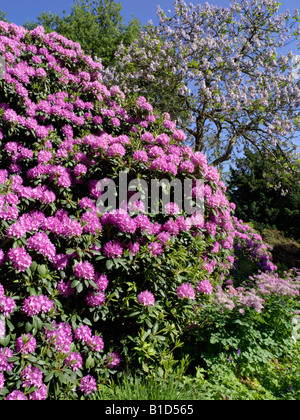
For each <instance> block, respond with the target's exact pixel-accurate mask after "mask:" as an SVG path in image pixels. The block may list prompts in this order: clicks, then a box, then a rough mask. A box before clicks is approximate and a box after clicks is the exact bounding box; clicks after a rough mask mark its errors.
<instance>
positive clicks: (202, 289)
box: [196, 280, 213, 295]
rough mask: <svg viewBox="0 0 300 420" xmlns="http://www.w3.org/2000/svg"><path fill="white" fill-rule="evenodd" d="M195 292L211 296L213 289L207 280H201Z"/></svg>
mask: <svg viewBox="0 0 300 420" xmlns="http://www.w3.org/2000/svg"><path fill="white" fill-rule="evenodd" d="M196 291H197V292H199V293H203V294H205V295H211V294H212V292H213V287H212V285H211V284H210V281H209V280H202V281H200V283H198V284H197V287H196Z"/></svg>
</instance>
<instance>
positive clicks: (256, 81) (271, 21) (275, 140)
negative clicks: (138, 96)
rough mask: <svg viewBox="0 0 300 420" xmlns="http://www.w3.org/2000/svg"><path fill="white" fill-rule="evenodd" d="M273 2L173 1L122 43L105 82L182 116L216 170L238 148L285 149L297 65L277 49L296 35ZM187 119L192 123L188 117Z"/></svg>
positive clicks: (295, 100) (299, 98)
mask: <svg viewBox="0 0 300 420" xmlns="http://www.w3.org/2000/svg"><path fill="white" fill-rule="evenodd" d="M279 7H280V3H279V2H277V1H274V0H252V1H246V0H242V1H239V2H238V1H233V2H232V3H231V5H230V7H229V8H224V7H216V6H212V5H209V4H208V3H205V5H204V6H202V5H201V4H198V5H196V6H194V5H193V4H190V5H187V4H186V3H185V2H184V1H183V0H176V1H175V14H174V16H172V17H168V16H167V15H166V14H165V13H164V12H163V11H162V10H161V9H160V8H159V9H158V16H159V19H160V23H159V26H158V27H157V28H154V27H153V26H151V25H150V26H149V27H148V29H146V30H145V31H143V32H141V35H140V37H139V39H138V40H136V41H135V42H133V43H132V45H131V46H130V47H128V48H125V47H124V46H123V45H121V46H120V48H119V51H118V53H117V56H118V58H119V63H118V66H117V68H115V69H113V68H111V69H107V70H106V73H107V77H106V80H107V81H108V82H109V80H113V82H114V83H115V82H116V81H117V82H118V83H119V85H121V86H122V88H125V85H126V89H127V90H130V89H131V90H133V91H134V90H137V91H142V92H143V94H144V95H145V96H147V95H148V96H149V98H152V99H153V103H155V104H156V106H157V107H159V108H160V109H162V110H163V111H168V112H170V113H171V115H172V116H174V117H176V118H179V117H181V119H179V120H178V123H179V124H181V127H184V129H185V130H186V131H188V132H189V134H190V136H191V138H192V139H193V140H194V144H195V148H196V150H199V151H207V149H209V148H211V147H212V148H213V149H214V150H215V151H216V152H215V154H214V158H215V160H214V161H213V164H214V165H217V164H219V163H221V162H223V161H226V160H228V159H230V157H231V154H232V152H233V150H234V147H235V146H241V145H243V144H245V143H247V144H248V145H251V146H253V147H254V148H255V149H258V150H263V149H268V147H269V145H273V146H274V145H275V146H278V147H280V148H281V149H282V150H285V148H286V147H288V145H289V142H290V140H291V139H292V136H293V131H294V123H295V118H296V117H297V115H298V112H299V103H300V89H299V85H298V84H297V80H296V79H295V73H294V71H293V70H294V69H295V66H296V65H297V60H296V61H295V56H294V55H293V54H292V53H291V52H290V53H288V54H287V55H283V54H280V53H279V51H280V48H281V47H283V46H285V45H287V43H288V42H290V41H291V40H292V39H296V38H297V37H298V36H299V34H300V31H299V15H298V11H297V10H295V12H294V14H293V15H292V16H291V15H290V13H289V11H286V12H285V13H282V14H279V13H278V12H279ZM187 116H188V117H189V118H190V119H188V118H187Z"/></svg>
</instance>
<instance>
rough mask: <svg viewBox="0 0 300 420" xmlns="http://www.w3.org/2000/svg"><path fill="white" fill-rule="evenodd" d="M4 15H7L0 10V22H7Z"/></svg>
mask: <svg viewBox="0 0 300 420" xmlns="http://www.w3.org/2000/svg"><path fill="white" fill-rule="evenodd" d="M6 15H7V13H5V12H3V10H0V20H2V21H4V22H8V20H7V19H6Z"/></svg>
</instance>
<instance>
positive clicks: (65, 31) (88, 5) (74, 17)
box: [24, 0, 141, 66]
mask: <svg viewBox="0 0 300 420" xmlns="http://www.w3.org/2000/svg"><path fill="white" fill-rule="evenodd" d="M121 10H122V6H121V4H120V3H116V2H114V1H113V0H75V1H74V4H73V6H72V9H71V13H70V14H67V13H66V11H64V12H63V16H62V17H61V16H60V15H58V14H52V13H51V12H49V13H46V12H43V13H41V14H40V16H39V17H38V18H37V22H27V23H26V24H25V25H24V26H25V27H26V28H28V29H33V28H34V27H36V26H38V25H41V26H44V28H45V31H46V32H52V31H55V32H58V33H59V34H61V35H63V36H65V37H67V38H69V39H71V40H73V41H75V42H79V43H80V44H81V46H82V48H83V50H84V51H85V52H86V53H87V54H90V55H91V56H93V57H97V58H101V60H102V63H103V65H104V66H108V65H112V64H114V55H115V52H116V50H117V49H118V46H119V44H120V43H121V42H123V43H124V44H125V45H129V44H130V43H131V42H133V40H134V38H135V37H136V36H138V34H139V32H140V30H141V25H140V23H139V21H138V20H137V19H136V18H134V17H132V19H131V21H130V22H129V23H128V25H125V24H124V22H123V17H122V15H121Z"/></svg>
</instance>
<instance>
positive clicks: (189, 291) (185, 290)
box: [176, 283, 195, 300]
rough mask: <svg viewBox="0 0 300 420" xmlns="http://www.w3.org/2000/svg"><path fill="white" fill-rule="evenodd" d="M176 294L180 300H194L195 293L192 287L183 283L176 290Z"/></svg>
mask: <svg viewBox="0 0 300 420" xmlns="http://www.w3.org/2000/svg"><path fill="white" fill-rule="evenodd" d="M176 293H177V296H178V297H179V298H180V299H192V300H194V299H195V291H194V289H193V286H192V285H191V284H189V283H183V284H182V285H181V286H179V287H178V288H177V290H176Z"/></svg>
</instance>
